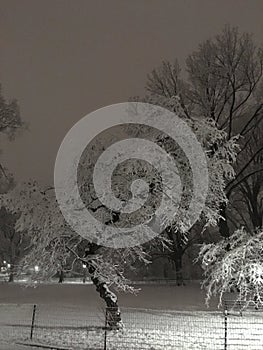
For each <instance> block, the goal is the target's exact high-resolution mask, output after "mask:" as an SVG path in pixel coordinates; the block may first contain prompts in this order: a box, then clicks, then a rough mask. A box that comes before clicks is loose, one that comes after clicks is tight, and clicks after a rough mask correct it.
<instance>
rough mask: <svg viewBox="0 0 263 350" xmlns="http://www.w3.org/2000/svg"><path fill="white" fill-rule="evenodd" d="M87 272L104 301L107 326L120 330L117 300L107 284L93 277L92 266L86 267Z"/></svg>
mask: <svg viewBox="0 0 263 350" xmlns="http://www.w3.org/2000/svg"><path fill="white" fill-rule="evenodd" d="M88 272H89V274H90V276H91V280H92V282H93V284H94V285H95V287H96V290H97V292H99V294H100V297H101V298H102V299H103V300H104V301H105V303H106V306H107V324H108V326H109V327H110V328H111V329H120V328H122V321H121V312H120V308H119V305H118V298H117V296H116V294H115V293H113V292H112V291H111V290H110V289H109V287H108V285H107V283H106V282H105V281H103V280H102V279H101V278H99V277H95V275H96V269H95V267H94V266H93V265H92V264H89V265H88Z"/></svg>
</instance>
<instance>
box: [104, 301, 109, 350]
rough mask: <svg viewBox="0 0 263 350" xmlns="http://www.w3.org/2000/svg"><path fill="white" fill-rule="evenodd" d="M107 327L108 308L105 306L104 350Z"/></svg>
mask: <svg viewBox="0 0 263 350" xmlns="http://www.w3.org/2000/svg"><path fill="white" fill-rule="evenodd" d="M107 327H108V308H106V313H105V333H104V350H107Z"/></svg>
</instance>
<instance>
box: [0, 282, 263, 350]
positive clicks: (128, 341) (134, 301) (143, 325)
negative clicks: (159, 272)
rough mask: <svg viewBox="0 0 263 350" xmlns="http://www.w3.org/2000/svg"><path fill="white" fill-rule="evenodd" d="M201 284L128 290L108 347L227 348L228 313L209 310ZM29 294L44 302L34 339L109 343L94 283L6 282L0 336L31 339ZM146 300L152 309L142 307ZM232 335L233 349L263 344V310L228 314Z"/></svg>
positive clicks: (256, 349)
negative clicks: (33, 285)
mask: <svg viewBox="0 0 263 350" xmlns="http://www.w3.org/2000/svg"><path fill="white" fill-rule="evenodd" d="M197 286H198V285H192V286H187V287H175V286H171V287H169V286H162V287H155V286H143V287H142V288H143V290H142V292H141V293H140V294H139V295H138V296H137V297H136V296H126V295H122V296H121V297H120V304H121V305H125V306H129V307H128V308H127V307H125V308H122V319H123V323H124V329H123V330H121V331H107V332H106V344H107V347H106V349H108V350H114V349H116V350H125V349H127V350H133V349H143V350H144V349H145V350H146V349H147V350H163V349H167V350H172V349H173V350H175V349H178V350H195V349H197V350H199V349H200V350H201V349H202V350H223V349H224V344H225V319H224V316H223V313H222V311H221V312H219V311H216V309H214V310H212V311H209V312H208V311H207V310H206V307H205V305H204V300H203V294H202V293H201V292H200V290H199V289H198V288H197ZM178 298H180V299H181V300H180V299H179V300H178ZM1 299H2V300H1ZM7 300H9V301H10V302H11V303H17V304H11V303H10V304H8V303H7ZM29 300H31V301H32V302H33V303H36V304H38V305H37V309H36V315H35V328H34V332H33V339H32V341H33V342H38V343H43V344H50V345H53V346H54V345H58V346H62V347H65V348H69V349H104V341H105V316H104V313H103V304H102V303H100V302H99V298H98V297H97V293H96V292H95V291H94V288H93V287H92V286H58V285H55V286H54V285H50V286H41V287H40V288H36V289H31V288H30V289H23V288H22V289H21V287H18V286H16V285H2V286H1V285H0V302H3V301H4V302H5V304H3V303H2V304H1V305H0V341H9V342H17V341H26V342H27V341H30V332H31V322H32V310H33V305H32V304H29V303H28V302H29ZM127 304H128V305H127ZM144 304H146V306H147V309H146V308H144V309H143V308H142V305H144ZM168 304H169V305H170V307H169V309H171V306H173V307H174V309H180V310H181V311H174V310H171V311H162V310H161V309H168V307H167V305H168ZM165 306H166V307H165ZM131 307H133V308H131ZM135 307H136V309H135ZM144 307H145V306H144ZM152 309H156V310H152ZM183 309H185V310H187V311H183ZM226 336H227V338H226V339H227V345H228V347H227V349H229V350H245V349H248V350H260V349H263V315H262V313H260V312H255V313H250V314H246V313H245V314H243V316H242V317H241V316H234V315H231V316H228V319H227V335H226Z"/></svg>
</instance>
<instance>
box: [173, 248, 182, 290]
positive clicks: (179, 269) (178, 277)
mask: <svg viewBox="0 0 263 350" xmlns="http://www.w3.org/2000/svg"><path fill="white" fill-rule="evenodd" d="M182 258H183V255H182V254H181V253H180V252H177V253H176V256H175V259H174V263H175V275H176V284H177V286H184V278H183V262H182Z"/></svg>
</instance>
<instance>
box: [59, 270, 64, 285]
mask: <svg viewBox="0 0 263 350" xmlns="http://www.w3.org/2000/svg"><path fill="white" fill-rule="evenodd" d="M63 282H64V271H63V270H60V271H59V279H58V283H63Z"/></svg>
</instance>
